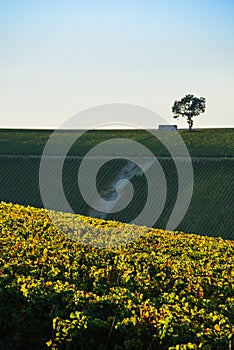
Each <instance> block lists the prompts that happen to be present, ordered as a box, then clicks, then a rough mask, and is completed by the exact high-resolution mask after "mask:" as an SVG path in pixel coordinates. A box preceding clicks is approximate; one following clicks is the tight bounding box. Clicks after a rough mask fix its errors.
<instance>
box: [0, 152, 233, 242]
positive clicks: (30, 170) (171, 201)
mask: <svg viewBox="0 0 234 350" xmlns="http://www.w3.org/2000/svg"><path fill="white" fill-rule="evenodd" d="M81 160H82V158H78V157H67V158H66V160H65V162H64V166H63V189H64V192H65V194H66V197H67V200H68V201H69V204H70V206H71V208H72V209H73V211H74V212H75V213H79V214H82V215H89V213H90V206H89V205H88V204H87V203H86V202H85V200H84V199H83V197H82V195H81V193H80V190H79V186H78V181H77V174H78V170H79V166H80V163H81ZM158 160H159V162H160V164H161V166H162V169H163V171H164V174H165V178H166V181H167V199H166V204H165V208H164V210H163V213H162V215H161V216H160V217H159V219H158V220H157V222H156V223H155V227H159V228H165V227H166V224H167V221H168V218H169V216H170V213H171V211H172V208H173V206H174V205H175V200H176V197H177V191H178V184H177V182H178V179H177V173H176V168H175V165H174V162H173V160H172V159H170V158H164V157H162V158H158ZM49 161H50V167H51V169H52V175H53V171H55V170H53V167H54V169H56V164H57V163H58V161H59V160H58V159H56V158H53V157H52V158H51V159H50V160H49ZM181 162H186V160H181ZM93 163H94V166H95V160H93ZM123 164H125V160H123V159H116V160H112V161H110V162H107V163H106V164H105V165H103V167H102V168H101V169H100V171H99V173H98V176H97V189H98V190H99V191H100V192H104V193H105V192H108V191H110V181H111V179H112V178H113V177H114V176H115V175H116V173H117V172H118V171H120V169H121V168H122V166H123ZM192 164H193V171H194V191H193V196H192V200H191V203H190V206H189V209H188V211H187V213H186V215H185V217H184V219H183V221H182V222H181V224H180V225H179V227H178V228H177V229H178V230H182V231H185V232H191V233H202V234H205V235H210V236H221V237H223V238H225V239H233V208H234V200H233V194H232V193H233V190H232V189H233V188H234V182H233V181H234V178H233V169H234V158H227V159H221V158H220V159H217V158H209V159H208V158H205V159H201V158H197V159H193V160H192ZM39 167H40V157H38V156H29V155H4V156H3V155H2V156H0V200H3V201H6V202H13V203H15V204H17V203H18V204H22V205H26V206H27V205H32V206H34V207H38V208H42V207H43V203H42V200H41V195H40V187H39ZM131 181H132V184H133V186H134V197H133V200H132V201H131V203H130V204H129V205H128V206H127V207H126V208H125V209H124V210H122V211H120V212H119V213H115V214H109V215H108V216H107V217H106V218H107V219H112V220H117V221H123V222H126V223H129V222H131V221H132V220H133V219H134V218H135V217H136V216H137V215H138V213H139V212H140V211H141V210H142V208H143V207H144V205H145V203H146V200H147V181H146V178H145V176H144V174H142V175H138V176H135V177H134V178H133V179H132V180H131ZM54 185H56V184H54ZM88 188H89V183H87V190H88ZM52 190H53V189H52V188H51V192H52ZM155 198H156V194H155ZM52 199H53V200H51V201H52V204H51V207H50V208H48V209H53V210H61V211H64V208H63V207H62V205H61V201H60V199H59V193H56V191H53V198H52ZM97 216H98V213H97ZM194 218H196V220H194Z"/></svg>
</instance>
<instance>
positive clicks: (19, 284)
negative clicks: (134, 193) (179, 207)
mask: <svg viewBox="0 0 234 350" xmlns="http://www.w3.org/2000/svg"><path fill="white" fill-rule="evenodd" d="M54 215H55V216H57V217H58V219H59V218H60V220H61V225H62V226H64V227H67V222H69V220H72V217H73V215H72V214H66V215H65V216H64V215H62V213H61V214H60V213H54ZM75 217H76V219H77V221H76V225H77V226H76V228H75V231H74V232H75V233H76V234H77V241H74V237H73V236H74V232H73V234H72V235H71V232H70V233H69V231H68V232H67V235H65V234H63V233H61V232H60V231H59V230H58V229H57V228H56V227H55V226H54V225H53V223H52V222H51V220H50V219H49V217H48V215H47V211H46V210H45V209H36V208H33V207H29V206H28V207H23V206H20V205H14V204H11V203H9V204H7V203H5V202H1V205H0V231H1V234H0V252H1V254H0V348H1V350H21V349H22V350H23V349H24V350H32V349H34V350H37V349H38V350H43V349H52V350H63V349H64V350H93V349H102V350H109V349H110V350H121V349H126V350H135V349H139V350H150V349H151V350H154V349H160V350H166V349H168V350H169V349H170V350H177V349H178V350H180V349H181V350H182V349H185V350H186V349H205V350H211V349H212V350H227V349H231V346H232V339H233V337H234V298H233V285H234V271H233V266H234V242H233V241H231V240H224V239H222V238H220V237H218V238H214V237H207V236H200V235H195V234H185V233H183V232H180V231H177V232H172V231H163V230H160V229H148V230H147V233H145V231H144V230H143V228H141V227H138V226H133V225H127V224H123V223H118V222H116V221H104V220H99V219H94V218H90V217H84V216H80V215H75ZM64 218H65V219H66V220H65V219H64ZM63 220H65V221H64V222H63ZM141 230H142V231H141ZM141 232H144V234H143V236H140V235H141ZM84 235H86V236H87V243H89V244H86V245H84V244H81V243H79V237H81V236H82V237H84ZM116 235H117V236H118V235H123V236H129V235H130V237H131V238H132V239H131V242H129V243H128V244H122V245H119V246H117V247H115V248H103V249H99V248H95V247H93V246H92V245H93V241H92V239H93V237H95V239H96V240H97V241H99V240H100V241H102V240H103V237H105V239H108V237H109V238H110V240H111V239H112V238H113V237H116ZM71 238H73V239H71ZM228 346H229V348H228Z"/></svg>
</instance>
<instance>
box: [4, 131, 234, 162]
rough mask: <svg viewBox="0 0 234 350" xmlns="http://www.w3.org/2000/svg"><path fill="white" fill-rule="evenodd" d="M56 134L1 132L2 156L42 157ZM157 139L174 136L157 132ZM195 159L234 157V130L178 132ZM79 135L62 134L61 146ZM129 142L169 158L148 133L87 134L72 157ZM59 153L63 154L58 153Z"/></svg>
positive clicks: (154, 138)
mask: <svg viewBox="0 0 234 350" xmlns="http://www.w3.org/2000/svg"><path fill="white" fill-rule="evenodd" d="M52 132H53V130H35V129H27V130H24V129H19V130H16V129H0V154H22V153H23V154H38V155H40V154H42V152H43V149H44V147H45V145H46V142H47V141H48V139H49V137H50V136H51V134H52ZM154 132H155V136H156V137H157V135H159V134H161V133H163V134H164V135H165V133H167V134H168V137H170V134H171V133H170V132H165V131H159V130H154ZM178 132H179V134H180V136H181V137H182V139H183V140H184V142H185V144H186V146H187V148H188V150H189V152H190V155H191V156H192V157H233V156H234V128H229V129H228V128H226V129H194V130H193V131H192V132H189V131H188V130H184V129H183V130H178ZM74 133H76V135H77V139H78V138H79V136H80V132H79V131H71V130H62V131H60V137H59V141H58V148H59V144H60V143H61V144H62V143H63V141H64V140H65V139H67V138H69V136H70V135H71V134H74ZM119 137H122V138H129V139H132V140H135V141H137V142H141V143H142V144H143V145H145V146H146V147H147V148H149V149H150V150H151V151H152V152H153V153H154V154H155V155H157V156H168V152H167V150H166V149H165V148H164V147H163V145H162V144H161V143H160V142H159V141H158V140H157V139H156V137H154V136H153V135H151V134H150V133H148V132H147V131H145V130H92V131H88V132H87V133H85V134H84V135H83V136H82V137H81V138H79V140H78V141H77V142H76V143H75V144H74V146H73V147H72V149H71V151H70V154H71V155H72V154H73V155H80V156H83V155H84V154H85V153H86V152H87V151H88V150H89V149H90V148H92V147H94V146H95V145H96V144H97V143H100V142H103V141H105V140H109V139H112V138H119ZM58 152H59V150H58Z"/></svg>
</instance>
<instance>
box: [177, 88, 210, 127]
mask: <svg viewBox="0 0 234 350" xmlns="http://www.w3.org/2000/svg"><path fill="white" fill-rule="evenodd" d="M205 108H206V100H205V98H204V97H195V96H194V95H191V94H188V95H186V96H185V97H183V98H182V99H181V100H179V101H175V102H174V104H173V106H172V113H173V114H174V118H179V117H185V118H187V122H188V125H189V130H190V131H191V130H192V127H193V117H195V116H198V115H199V114H201V113H204V112H205Z"/></svg>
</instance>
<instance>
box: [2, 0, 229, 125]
mask: <svg viewBox="0 0 234 350" xmlns="http://www.w3.org/2000/svg"><path fill="white" fill-rule="evenodd" d="M233 16H234V2H233V1H231V0H226V1H223V2H214V1H211V0H207V1H206V2H202V1H201V0H198V1H196V2H188V1H185V0H178V1H174V0H171V1H170V0H167V1H157V0H156V1H153V0H146V1H145V2H143V1H137V0H136V1H134V2H133V1H132V0H125V1H124V0H120V1H119V2H118V3H114V2H110V1H109V2H108V1H105V0H100V1H98V2H97V1H94V0H88V1H86V2H82V1H79V0H78V1H75V0H67V1H65V0H56V1H55V0H51V1H50V2H46V1H43V0H42V1H39V0H35V1H33V2H32V1H28V0H22V1H20V2H18V1H16V0H12V1H10V2H1V4H0V33H1V34H0V48H1V55H0V96H1V103H0V128H18V129H19V128H21V129H25V128H27V129H28V128H34V129H35V128H36V129H38V128H39V129H55V128H57V127H59V126H60V125H61V124H62V123H63V122H64V121H65V120H66V119H68V118H70V117H71V116H73V115H75V114H76V113H78V112H79V111H82V110H84V109H87V108H90V107H93V106H96V105H102V104H108V103H113V102H114V103H116V102H117V103H129V104H134V105H139V106H143V107H146V108H149V109H151V110H153V111H155V112H157V113H158V114H159V115H161V116H162V117H164V119H166V121H167V122H168V124H177V125H178V127H179V128H184V129H186V128H187V122H186V120H185V119H184V118H180V119H179V120H175V119H173V117H172V112H171V106H172V105H173V103H174V101H175V100H178V99H180V98H181V97H183V96H184V95H186V94H194V95H195V96H198V97H205V98H206V105H207V108H206V112H205V113H204V114H202V115H200V116H198V117H195V118H194V128H208V127H209V128H217V127H218V128H220V127H234V122H233V121H234V111H233V106H232V104H233V102H232V101H233V94H234V44H233V37H234V21H233ZM81 124H82V125H81V128H85V121H84V120H83V121H82V123H81ZM136 124H137V120H136ZM148 127H149V126H147V125H146V128H148ZM150 127H154V125H150Z"/></svg>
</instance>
